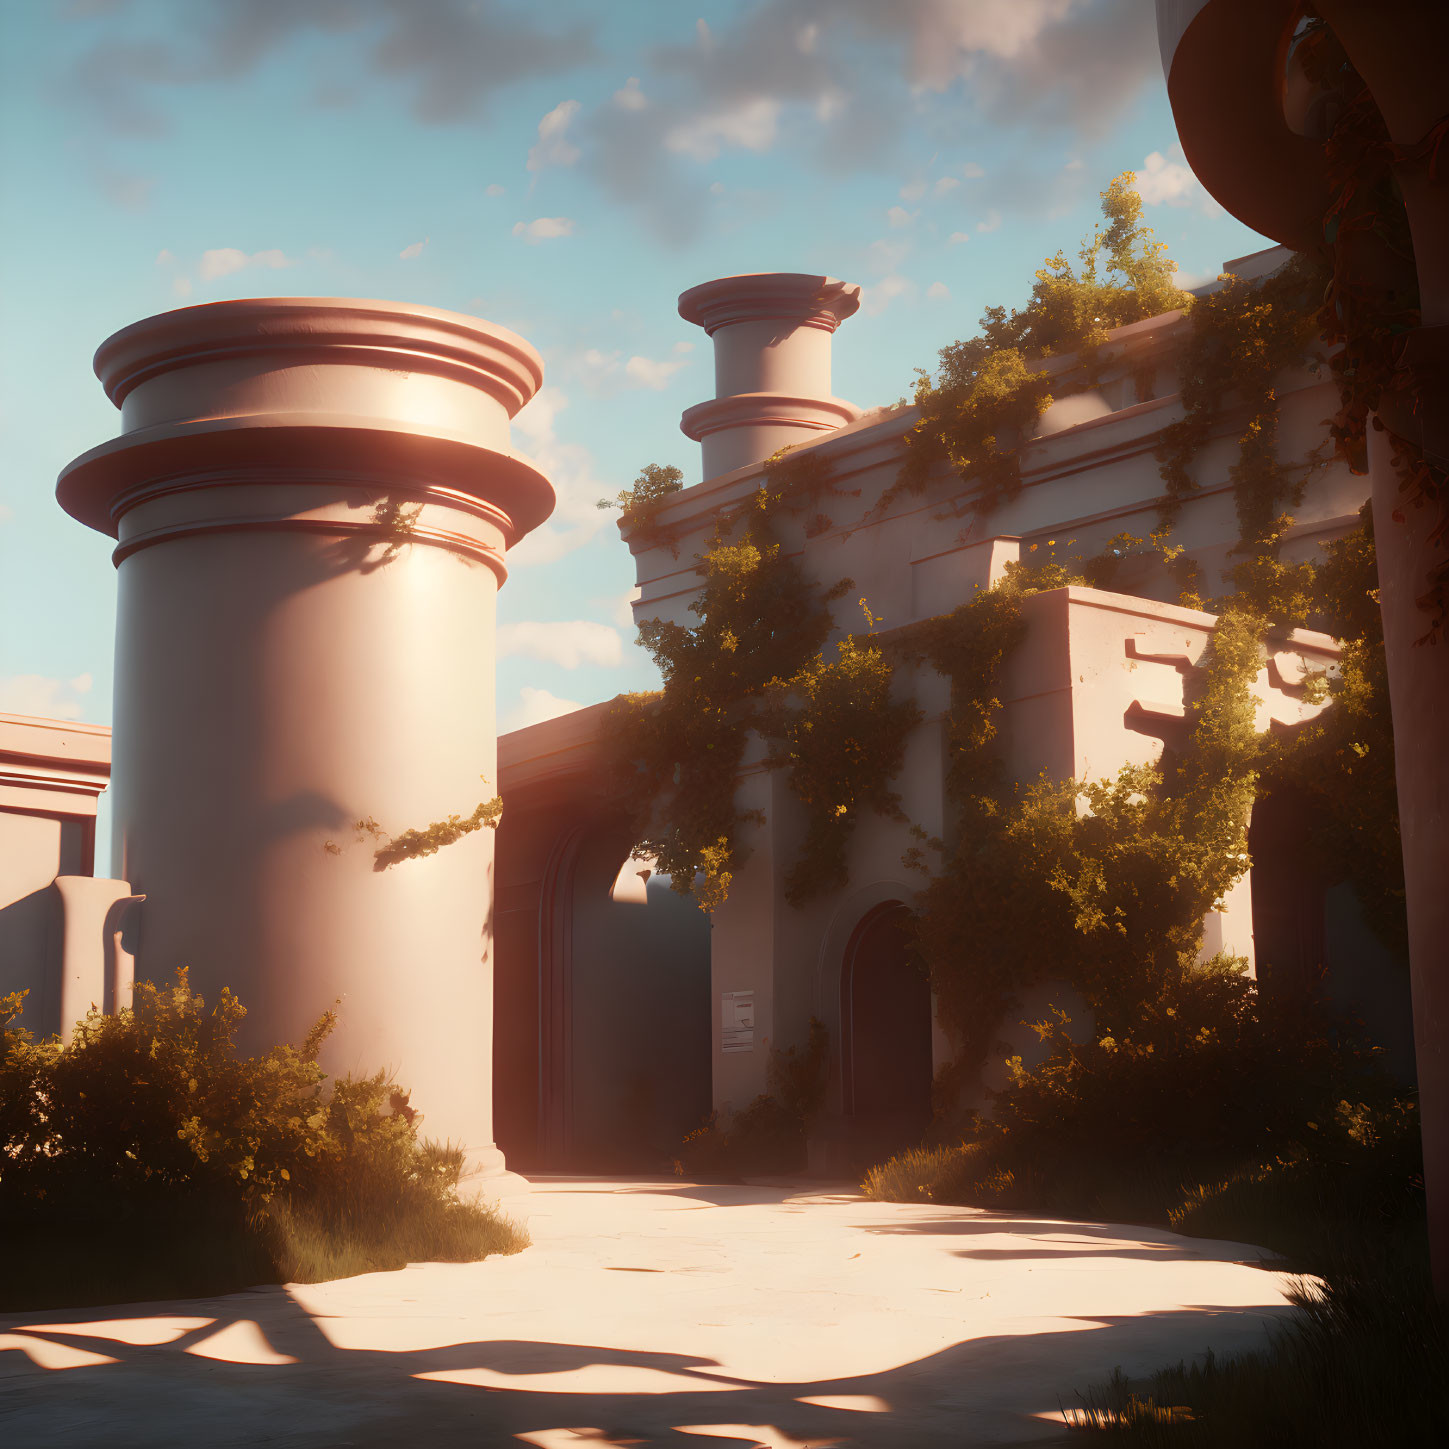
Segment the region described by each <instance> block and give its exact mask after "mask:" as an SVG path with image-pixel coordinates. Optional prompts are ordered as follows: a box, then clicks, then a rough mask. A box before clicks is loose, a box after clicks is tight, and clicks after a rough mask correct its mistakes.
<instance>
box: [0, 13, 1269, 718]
mask: <svg viewBox="0 0 1449 1449" xmlns="http://www.w3.org/2000/svg"><path fill="white" fill-rule="evenodd" d="M1125 170H1135V171H1137V172H1139V174H1140V176H1141V178H1142V184H1143V187H1144V198H1145V199H1146V200H1148V201H1149V208H1148V215H1149V219H1150V221H1151V222H1152V224H1153V225H1154V226H1155V227H1156V229H1157V232H1158V235H1159V237H1161V239H1163V240H1165V241H1167V242H1168V243H1169V244H1170V245H1171V248H1172V254H1173V256H1174V258H1175V259H1176V261H1177V262H1178V265H1179V267H1180V268H1181V269H1182V271H1183V272H1184V273H1185V274H1186V275H1187V276H1188V277H1189V278H1190V279H1191V280H1192V281H1193V282H1195V281H1198V280H1203V279H1205V278H1207V277H1209V276H1212V275H1215V274H1216V272H1217V270H1218V267H1219V265H1220V264H1221V263H1222V262H1223V261H1224V260H1225V259H1227V258H1230V257H1233V256H1238V255H1242V254H1243V253H1246V252H1251V251H1254V250H1257V249H1258V248H1260V247H1262V246H1266V245H1268V243H1267V242H1266V241H1265V240H1264V239H1261V238H1259V237H1257V236H1256V235H1255V234H1254V233H1252V232H1250V231H1248V230H1247V229H1246V228H1244V227H1243V226H1241V225H1240V224H1239V223H1237V222H1235V221H1233V220H1232V219H1231V218H1230V217H1228V216H1227V215H1225V214H1224V213H1223V212H1222V211H1221V210H1220V209H1218V208H1217V207H1215V206H1214V205H1212V204H1211V203H1210V202H1209V201H1208V200H1207V198H1206V197H1205V195H1204V193H1203V192H1202V190H1201V188H1200V187H1198V186H1197V184H1196V182H1195V181H1194V180H1193V178H1192V176H1191V174H1190V173H1189V172H1188V171H1187V170H1186V168H1185V166H1184V165H1183V164H1182V158H1181V154H1180V152H1178V151H1177V150H1176V149H1175V133H1174V130H1173V125H1172V116H1171V111H1170V109H1169V107H1168V104H1167V96H1166V90H1165V87H1164V84H1163V81H1162V74H1161V67H1160V62H1159V60H1158V56H1157V46H1156V36H1155V29H1154V22H1153V6H1152V3H1151V0H892V3H887V0H756V3H751V0H737V3H724V0H707V3H701V0H696V4H695V5H694V6H692V7H688V6H681V5H678V4H673V3H665V0H612V3H605V0H563V3H558V0H556V3H552V4H536V3H535V4H531V5H529V4H521V3H512V0H54V3H47V0H4V3H3V4H0V207H3V219H4V223H5V224H4V225H3V227H0V336H3V339H4V346H3V348H0V460H3V467H0V711H10V712H17V713H34V714H48V715H56V716H62V717H69V718H78V719H85V720H90V721H94V722H97V723H103V724H104V723H109V721H110V700H111V653H112V641H113V632H114V622H115V604H114V600H115V583H114V576H113V570H112V567H111V563H110V558H109V554H110V544H109V542H108V541H107V540H106V539H104V538H102V537H100V536H99V535H97V534H92V533H90V532H88V531H87V530H86V529H84V528H83V527H81V525H79V524H77V523H75V522H73V521H72V520H71V519H70V518H68V517H67V516H66V515H64V514H63V513H62V512H61V511H60V509H59V507H58V506H57V504H56V503H55V500H54V480H55V476H56V474H57V472H58V471H59V469H60V468H61V467H62V466H63V465H64V464H65V463H66V462H67V461H68V460H69V459H70V458H72V457H73V456H75V455H76V454H78V453H80V452H82V451H84V450H85V449H87V448H89V447H91V446H93V445H94V444H96V443H98V442H101V441H103V440H104V439H106V438H108V437H111V436H113V435H114V433H115V431H116V428H117V423H118V417H117V414H116V413H115V411H114V409H112V407H111V405H110V404H109V403H108V402H107V401H106V399H105V397H104V395H103V394H102V392H101V389H100V386H99V384H98V383H97V382H96V380H95V378H94V376H93V374H92V373H91V357H92V354H93V353H94V351H95V348H96V346H97V345H98V344H99V343H100V342H101V341H102V340H103V339H104V338H105V337H106V336H108V335H109V334H110V333H111V332H113V331H115V330H116V329H117V328H119V327H122V326H124V325H126V324H127V323H129V322H132V321H134V320H136V319H137V318H140V317H144V316H148V315H151V314H154V313H156V312H161V311H165V310H167V309H169V308H172V307H178V306H186V305H188V304H194V303H200V302H211V301H217V300H220V299H223V298H229V297H247V296H274V295H289V294H290V295H309V296H318V295H332V296H354V297H376V298H384V299H390V300H398V301H404V302H418V303H426V304H428V305H430V306H436V307H446V308H452V309H454V310H457V311H462V312H468V313H473V314H475V315H478V316H481V317H485V318H488V319H489V320H491V321H495V322H499V323H502V324H503V325H505V326H508V327H512V328H514V329H515V330H517V331H519V332H521V333H522V334H523V335H524V336H525V337H527V338H528V339H529V340H530V341H531V342H532V343H533V344H534V345H535V346H536V347H538V349H539V350H540V351H541V352H542V354H543V357H544V359H545V363H546V368H547V377H546V383H545V388H544V391H543V392H542V393H541V394H540V396H539V398H538V399H537V400H536V401H535V402H534V403H532V404H530V406H529V407H528V408H527V409H526V410H525V411H524V413H522V414H521V415H520V417H519V419H518V420H517V422H516V423H515V430H514V441H515V445H516V446H517V447H519V448H520V449H521V450H522V451H524V452H527V453H530V454H532V455H533V456H534V457H536V458H538V459H539V460H540V461H541V462H542V463H543V464H544V465H545V467H546V469H547V470H548V471H549V472H550V473H551V476H552V477H553V478H554V481H555V485H556V486H557V488H558V490H559V495H560V506H559V510H558V513H557V514H556V516H555V519H554V520H553V521H552V522H551V523H550V524H549V525H548V526H547V527H546V528H545V529H544V530H543V531H542V532H541V534H540V535H539V536H537V537H535V538H534V539H531V540H529V541H526V542H525V543H524V544H523V545H522V546H521V547H520V548H519V549H518V551H517V553H516V555H515V556H514V557H513V558H512V559H511V560H510V563H511V565H512V577H511V578H510V581H509V582H508V584H507V586H506V587H505V589H504V590H503V594H502V599H501V604H500V621H501V626H500V657H499V661H498V671H499V710H500V722H501V724H502V726H503V727H504V728H507V727H509V726H513V725H517V724H519V723H523V722H526V721H528V720H530V719H535V718H541V717H544V716H545V715H547V714H548V713H550V712H558V711H559V710H561V709H563V708H567V707H571V705H572V704H573V703H591V702H593V701H595V700H599V699H603V698H607V697H609V696H611V695H613V694H615V693H617V692H619V691H620V690H624V689H638V688H645V687H648V686H649V685H650V684H651V683H652V682H653V672H652V666H651V665H650V664H649V661H648V660H647V658H646V657H645V656H644V655H643V654H642V653H641V651H639V650H638V648H637V647H636V646H635V645H634V644H633V642H632V635H633V630H632V628H630V627H628V626H627V625H626V613H625V608H624V604H625V600H626V598H627V595H628V592H629V590H630V588H631V587H632V585H633V572H632V567H631V561H630V558H629V555H628V552H627V550H626V549H625V548H624V546H623V545H622V543H621V542H620V541H619V539H618V535H617V533H616V531H615V529H614V527H613V523H612V515H608V514H604V513H600V512H598V511H597V510H596V509H595V508H594V506H593V505H594V503H595V502H596V500H597V499H598V498H600V497H602V496H605V495H613V494H614V493H616V492H617V491H618V490H619V489H620V488H621V487H624V486H625V485H627V484H628V483H629V482H631V481H632V479H633V478H634V476H635V474H636V473H637V471H638V469H639V468H640V466H641V465H643V464H645V463H650V462H657V463H675V464H678V465H679V466H680V467H682V468H683V469H684V471H685V475H686V478H687V479H688V480H689V481H694V480H695V479H697V478H698V476H699V452H698V448H697V446H696V445H695V444H693V443H690V442H689V441H688V440H687V439H685V438H684V437H683V436H682V435H681V434H680V432H679V429H678V420H679V415H680V413H681V412H682V411H683V410H684V408H686V407H687V406H689V405H690V404H692V403H694V402H697V401H699V400H701V399H703V398H705V397H707V396H709V395H710V394H711V393H712V391H713V378H712V368H711V361H710V349H709V343H708V340H707V339H706V338H705V336H704V335H703V333H702V332H700V331H698V330H697V329H696V328H693V327H691V326H689V325H688V324H686V323H685V322H683V321H682V320H680V318H679V317H678V315H677V314H676V312H675V298H676V297H677V295H678V294H679V292H681V291H682V290H684V289H685V288H686V287H688V286H692V285H693V284H694V283H696V282H700V281H704V280H707V279H709V278H712V277H716V276H722V275H726V274H728V273H732V272H748V271H775V270H782V271H812V272H825V273H829V274H831V275H834V276H838V277H843V278H845V279H846V280H848V281H853V282H859V283H861V284H862V285H863V286H864V288H865V303H864V306H863V308H862V311H861V313H860V314H859V315H858V316H856V317H855V318H852V319H851V320H850V321H848V322H847V323H846V324H845V325H844V327H842V329H841V331H840V332H839V333H838V334H837V336H836V341H835V389H836V392H837V393H838V394H840V395H841V396H843V397H847V398H850V399H851V400H852V401H854V402H857V403H860V404H862V405H864V406H871V405H875V404H878V403H882V402H890V401H894V400H895V399H896V398H898V397H900V396H902V395H903V394H905V393H907V392H908V391H909V389H910V386H911V383H912V369H913V368H915V367H917V366H926V365H929V364H931V363H932V362H933V361H934V359H935V355H936V353H937V352H938V350H939V349H940V348H941V347H943V346H945V345H946V344H948V343H950V342H952V341H954V340H955V339H957V338H959V337H963V336H967V335H970V334H971V333H972V332H974V331H975V330H976V322H977V319H978V317H979V316H980V313H981V311H982V308H983V307H984V306H986V305H988V304H991V303H996V302H1001V303H1006V304H1012V303H1019V302H1020V301H1021V300H1022V299H1023V297H1024V296H1025V294H1026V292H1027V290H1028V289H1029V287H1030V284H1031V280H1032V273H1033V271H1034V269H1035V267H1036V266H1038V265H1039V264H1040V260H1041V258H1043V257H1044V256H1046V255H1047V254H1049V253H1052V252H1055V251H1056V250H1058V249H1059V248H1063V247H1064V248H1067V249H1068V250H1072V249H1074V248H1075V246H1076V245H1077V242H1078V240H1079V239H1080V237H1081V236H1082V235H1083V234H1085V233H1087V232H1089V231H1090V230H1091V226H1092V223H1093V221H1094V219H1095V216H1096V207H1097V193H1098V192H1099V191H1100V190H1101V189H1102V188H1103V187H1104V186H1105V185H1106V184H1107V182H1108V181H1109V180H1110V179H1111V178H1112V177H1113V176H1114V175H1116V174H1118V173H1119V172H1122V171H1125Z"/></svg>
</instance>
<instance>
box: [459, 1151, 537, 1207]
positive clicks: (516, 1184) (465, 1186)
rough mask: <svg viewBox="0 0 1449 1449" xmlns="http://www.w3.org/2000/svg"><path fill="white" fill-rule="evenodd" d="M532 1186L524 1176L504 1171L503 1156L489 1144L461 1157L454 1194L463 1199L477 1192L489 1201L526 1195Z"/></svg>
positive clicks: (505, 1166) (505, 1165)
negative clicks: (460, 1169) (492, 1198)
mask: <svg viewBox="0 0 1449 1449" xmlns="http://www.w3.org/2000/svg"><path fill="white" fill-rule="evenodd" d="M532 1186H533V1184H532V1183H531V1182H529V1180H528V1179H527V1178H526V1177H521V1176H519V1174H518V1173H516V1172H510V1171H509V1170H508V1166H507V1164H506V1163H505V1162H504V1160H503V1153H502V1152H500V1151H499V1149H498V1148H497V1146H495V1145H494V1144H493V1143H492V1142H490V1143H489V1144H488V1145H487V1147H480V1148H478V1149H476V1150H475V1151H470V1152H468V1153H466V1154H465V1156H464V1158H463V1175H462V1176H461V1177H460V1178H459V1179H458V1191H459V1192H461V1193H462V1194H463V1195H464V1196H468V1195H470V1194H472V1193H481V1194H482V1195H483V1196H484V1197H490V1198H491V1197H496V1198H502V1197H509V1196H512V1195H513V1194H515V1193H520V1192H528V1191H529V1190H530V1188H532Z"/></svg>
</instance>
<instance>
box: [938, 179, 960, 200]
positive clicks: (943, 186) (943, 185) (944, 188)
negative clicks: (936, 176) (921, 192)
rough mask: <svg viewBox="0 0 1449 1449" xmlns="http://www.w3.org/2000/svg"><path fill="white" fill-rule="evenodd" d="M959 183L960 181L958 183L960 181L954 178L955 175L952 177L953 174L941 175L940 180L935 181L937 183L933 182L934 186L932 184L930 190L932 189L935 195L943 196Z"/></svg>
mask: <svg viewBox="0 0 1449 1449" xmlns="http://www.w3.org/2000/svg"><path fill="white" fill-rule="evenodd" d="M960 184H961V183H960V182H959V181H957V180H956V178H955V177H954V176H943V177H941V179H940V180H939V181H938V182H937V183H936V184H935V186H933V187H932V188H931V190H932V191H933V192H934V193H935V194H936V195H937V196H945V195H947V194H948V193H950V192H952V191H954V190H955V189H956V188H957V187H958V186H959V185H960Z"/></svg>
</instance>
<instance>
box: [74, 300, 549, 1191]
mask: <svg viewBox="0 0 1449 1449" xmlns="http://www.w3.org/2000/svg"><path fill="white" fill-rule="evenodd" d="M96 373H97V375H98V376H99V377H100V379H101V381H102V383H103V384H104V386H105V389H106V392H107V394H108V395H109V397H110V398H111V400H112V401H113V402H114V403H116V404H117V406H118V407H120V409H121V418H122V431H121V435H120V436H119V437H117V438H115V439H114V440H112V441H111V442H109V443H105V444H103V445H102V446H101V447H98V448H95V449H92V450H91V451H90V452H89V453H86V454H84V455H83V456H82V457H80V458H78V459H77V460H76V461H75V462H74V463H72V464H71V465H70V466H69V467H68V468H67V469H66V470H65V472H64V473H63V474H62V475H61V479H60V483H59V488H58V496H59V498H60V502H61V504H62V506H63V507H64V508H65V509H66V510H67V511H68V512H69V513H71V514H72V515H74V516H75V517H76V518H78V519H80V520H81V522H83V523H86V524H88V525H90V526H91V527H93V528H96V529H99V530H100V531H102V532H104V533H108V534H110V535H111V536H113V537H114V538H116V539H117V548H116V551H115V561H116V564H117V567H118V582H119V612H118V619H117V640H116V700H115V725H114V731H115V732H114V745H115V765H114V775H113V779H114V797H115V804H114V821H115V824H114V831H115V839H114V848H115V870H116V873H117V874H119V875H121V876H123V877H124V878H125V879H127V880H129V881H130V882H131V884H132V888H133V889H134V890H135V891H136V892H138V893H144V894H145V896H146V904H145V906H144V907H143V908H142V910H143V916H142V921H141V928H140V939H139V943H138V947H137V956H136V973H137V976H138V977H142V978H149V979H153V980H155V979H159V978H164V977H168V976H170V974H171V973H172V972H173V971H174V970H175V969H176V968H177V967H178V966H182V965H185V966H188V967H190V970H191V980H192V983H193V985H194V986H195V987H196V988H197V989H199V990H201V991H203V992H204V993H205V994H206V995H207V996H208V997H211V996H213V995H214V994H215V993H217V992H218V991H219V990H220V989H221V988H222V987H224V986H225V987H230V988H232V990H233V991H235V992H236V993H237V995H238V996H239V997H240V999H241V1000H242V1002H243V1004H244V1005H245V1006H246V1007H247V1011H248V1017H247V1020H246V1023H245V1025H244V1029H243V1031H244V1037H243V1040H244V1044H245V1045H246V1046H247V1047H248V1048H251V1049H257V1048H262V1047H265V1046H268V1045H271V1044H273V1043H276V1042H280V1041H297V1040H299V1039H300V1038H301V1037H302V1035H303V1034H304V1033H305V1032H306V1030H307V1028H308V1026H309V1025H310V1024H311V1023H312V1022H313V1021H314V1020H315V1019H316V1017H317V1016H318V1014H319V1013H320V1012H322V1011H324V1010H326V1009H328V1008H329V1007H331V1006H333V1004H334V1002H336V1003H339V1004H338V1005H337V1011H338V1016H339V1024H338V1027H337V1030H336V1032H335V1033H334V1035H333V1037H332V1039H331V1040H330V1041H329V1042H328V1043H327V1045H326V1047H325V1048H324V1051H323V1057H322V1062H323V1065H324V1066H325V1067H326V1069H327V1070H328V1071H329V1072H331V1073H334V1074H341V1073H344V1072H349V1071H354V1072H367V1071H376V1070H377V1069H378V1068H386V1069H389V1070H391V1071H392V1072H394V1073H395V1075H396V1079H397V1081H398V1082H399V1083H400V1084H401V1085H404V1086H406V1087H408V1088H410V1089H411V1090H412V1093H413V1097H412V1101H413V1105H414V1106H415V1107H417V1108H418V1109H419V1110H420V1111H421V1112H422V1113H423V1116H424V1126H423V1131H424V1132H425V1133H426V1134H427V1135H429V1136H432V1137H436V1138H439V1139H446V1140H448V1141H451V1142H453V1143H456V1144H460V1145H461V1146H463V1147H464V1149H465V1151H466V1153H467V1160H468V1165H469V1170H470V1171H473V1172H479V1171H481V1172H485V1173H487V1172H495V1173H496V1172H501V1171H502V1169H503V1159H502V1156H501V1154H500V1153H499V1152H498V1150H497V1148H496V1147H495V1146H494V1145H493V1132H492V1101H491V1055H492V1032H493V1025H492V971H493V960H492V935H491V933H492V923H491V915H492V912H491V900H492V883H493V836H492V832H491V831H489V830H487V829H483V830H478V831H475V832H474V833H471V834H467V835H465V836H463V837H462V838H461V839H459V840H458V841H457V842H456V843H454V844H449V845H447V846H445V847H444V848H443V849H441V850H438V851H437V852H436V853H435V854H433V855H430V856H426V857H422V858H415V859H408V860H404V861H402V862H400V863H398V864H394V865H392V866H390V867H389V868H385V869H379V868H378V866H379V862H378V861H377V860H376V858H375V857H376V851H377V849H378V847H379V846H380V845H382V844H383V843H384V842H385V841H386V840H387V838H388V837H389V836H396V835H399V834H401V833H402V832H403V831H405V830H409V829H421V828H424V827H426V826H428V825H430V824H432V823H434V822H438V821H444V820H446V819H447V818H448V817H450V816H460V817H467V816H468V815H470V814H471V813H472V812H473V811H474V809H475V807H476V806H477V805H478V804H479V803H480V802H482V801H484V800H486V799H489V798H491V797H492V796H493V795H494V794H495V793H496V789H497V771H496V761H495V750H496V727H495V719H494V656H493V635H494V609H495V602H496V596H497V590H498V587H499V585H500V584H501V583H502V582H503V579H504V577H505V568H504V555H505V553H506V551H507V550H508V548H509V547H511V546H512V544H513V543H515V542H516V541H517V540H518V539H519V538H520V537H522V536H523V534H525V533H527V532H528V531H529V530H530V529H531V528H534V527H536V526H537V525H538V524H539V523H541V522H542V521H543V520H544V519H545V518H546V517H547V516H548V514H549V512H550V511H551V510H552V507H553V491H552V489H551V488H550V486H549V484H548V482H547V480H546V479H545V478H544V477H543V475H542V474H541V473H540V472H539V471H538V469H537V468H536V467H535V466H533V465H532V464H531V463H529V462H528V461H527V460H526V459H524V458H522V457H520V456H519V455H517V454H515V453H514V452H513V451H512V450H511V449H510V447H509V420H510V419H511V418H512V416H513V415H514V414H515V413H516V412H517V411H518V409H519V408H520V407H522V406H523V404H524V403H525V402H526V401H527V400H528V399H529V398H530V397H531V396H532V395H533V394H534V392H535V391H536V390H537V389H538V387H539V384H540V383H541V381H542V377H543V367H542V363H541V361H540V359H539V357H538V354H537V353H536V352H535V351H534V350H533V348H532V347H530V346H529V345H528V343H527V342H525V341H524V340H523V339H522V338H521V337H518V336H516V335H514V334H513V333H511V332H508V331H506V330H505V329H503V328H501V327H495V326H493V325H492V324H490V323H487V322H482V321H479V320H477V319H475V318H472V317H464V316H459V315H457V314H454V313H451V312H443V311H438V310H436V309H433V308H429V307H413V306H404V305H401V304H396V303H386V302H370V301H352V300H342V299H334V298H321V299H316V298H276V299H263V300H255V301H237V302H219V303H215V304H212V305H210V306H203V307H188V308H184V309H182V310H180V311H176V312H168V313H164V314H162V315H161V316H159V317H151V318H148V319H146V320H145V321H142V322H138V323H136V324H134V325H133V326H131V327H127V328H125V329H124V330H123V331H121V332H118V333H117V334H116V335H115V336H114V337H112V338H110V339H109V340H108V341H107V342H105V343H104V344H103V345H102V347H101V349H100V351H99V352H98V353H97V354H96Z"/></svg>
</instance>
